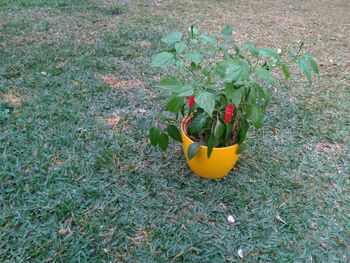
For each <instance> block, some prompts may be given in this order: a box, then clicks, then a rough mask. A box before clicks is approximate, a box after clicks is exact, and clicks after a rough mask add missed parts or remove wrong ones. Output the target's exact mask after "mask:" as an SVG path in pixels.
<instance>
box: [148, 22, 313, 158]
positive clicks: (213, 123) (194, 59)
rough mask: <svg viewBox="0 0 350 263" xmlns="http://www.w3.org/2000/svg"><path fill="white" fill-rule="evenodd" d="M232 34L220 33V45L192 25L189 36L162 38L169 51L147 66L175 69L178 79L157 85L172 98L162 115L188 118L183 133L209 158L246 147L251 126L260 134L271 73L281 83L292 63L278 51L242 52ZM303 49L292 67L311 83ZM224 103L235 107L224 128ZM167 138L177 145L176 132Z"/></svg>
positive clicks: (308, 57)
mask: <svg viewBox="0 0 350 263" xmlns="http://www.w3.org/2000/svg"><path fill="white" fill-rule="evenodd" d="M232 33H233V27H232V26H230V25H227V26H225V27H224V28H223V29H222V31H221V34H222V35H223V37H224V40H223V41H222V42H218V41H217V40H216V38H215V37H212V36H209V35H207V34H205V33H201V32H199V30H198V28H196V27H194V26H192V27H191V28H190V30H189V36H187V37H186V36H184V35H183V34H181V33H180V32H172V33H170V34H168V35H167V36H165V37H164V38H162V39H161V41H162V42H163V43H165V44H166V46H167V51H164V52H161V53H159V54H156V55H154V56H153V58H152V62H151V66H152V67H164V68H167V69H168V70H170V69H173V68H174V67H175V68H176V69H177V71H176V75H170V76H168V77H166V78H164V79H162V80H161V81H160V82H159V83H158V84H157V86H158V87H160V88H162V89H165V90H167V91H170V93H171V94H172V95H171V97H170V99H169V101H168V103H167V104H166V110H167V111H169V112H170V113H175V114H176V116H175V117H176V118H174V119H171V118H170V119H169V116H167V117H166V118H164V120H165V122H168V125H169V124H171V125H173V123H175V122H177V120H178V115H179V113H181V114H182V115H187V116H192V118H191V123H190V124H189V126H188V131H187V132H188V134H189V135H190V136H193V137H195V138H196V139H197V140H198V142H199V143H202V144H205V145H207V146H208V152H207V154H208V156H210V154H211V152H212V149H213V147H222V146H227V145H230V144H232V143H238V144H240V145H241V144H242V143H244V142H245V140H246V137H247V132H248V130H249V127H250V125H252V126H253V127H255V128H256V129H259V128H260V127H261V126H262V122H263V119H264V114H265V110H266V107H267V105H268V103H269V101H270V99H269V95H268V93H267V91H266V89H267V88H268V87H269V86H274V85H276V81H275V77H274V73H273V72H274V70H276V69H277V70H280V71H281V72H282V73H283V74H284V76H285V79H289V78H290V74H291V73H290V70H289V67H288V64H289V62H290V61H287V60H285V59H283V57H282V54H281V51H279V52H276V51H275V50H274V49H272V48H259V47H256V46H255V45H254V44H252V43H249V42H247V43H244V44H243V47H244V48H240V47H239V46H238V45H237V43H235V42H234V41H233V40H232ZM303 46H304V43H301V45H300V47H299V51H298V52H297V53H295V54H293V56H292V62H296V64H297V65H298V66H299V68H300V69H301V70H302V71H303V72H304V74H305V75H306V77H307V79H308V80H309V82H311V77H312V76H311V71H313V72H314V73H316V74H319V71H318V67H317V64H316V62H315V60H314V59H313V57H312V56H311V54H310V53H309V52H306V53H305V54H304V55H303V54H302V53H301V50H302V48H303ZM220 53H221V55H220ZM188 96H194V99H195V105H194V106H192V107H191V108H187V107H186V104H185V103H184V99H183V97H188ZM228 104H233V105H234V110H233V114H232V118H229V119H231V121H230V123H227V125H225V124H224V122H225V118H224V116H225V109H226V107H227V105H228ZM229 114H230V113H229ZM171 127H173V126H171ZM232 127H236V128H235V129H232ZM168 129H169V128H168ZM168 134H169V135H170V136H171V137H173V138H174V139H175V140H178V141H179V134H177V133H176V135H175V129H174V128H171V130H168ZM196 145H198V144H194V146H193V147H192V148H193V149H192V150H191V156H192V154H195V153H196V151H194V150H195V149H197V148H195V147H196ZM243 148H244V147H241V150H243Z"/></svg>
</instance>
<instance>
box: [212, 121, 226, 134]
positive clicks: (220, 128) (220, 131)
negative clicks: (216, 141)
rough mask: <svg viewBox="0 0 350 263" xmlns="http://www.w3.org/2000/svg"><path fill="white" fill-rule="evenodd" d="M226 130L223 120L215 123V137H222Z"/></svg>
mask: <svg viewBox="0 0 350 263" xmlns="http://www.w3.org/2000/svg"><path fill="white" fill-rule="evenodd" d="M224 131H225V124H223V123H222V122H220V121H219V120H218V121H217V123H216V125H215V129H214V136H215V138H220V137H221V135H223V134H224Z"/></svg>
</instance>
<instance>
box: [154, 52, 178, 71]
mask: <svg viewBox="0 0 350 263" xmlns="http://www.w3.org/2000/svg"><path fill="white" fill-rule="evenodd" d="M174 64H175V56H174V54H173V53H169V52H161V53H159V54H156V55H154V56H153V57H152V62H151V67H152V68H162V67H170V66H173V65H174Z"/></svg>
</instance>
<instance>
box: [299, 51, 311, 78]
mask: <svg viewBox="0 0 350 263" xmlns="http://www.w3.org/2000/svg"><path fill="white" fill-rule="evenodd" d="M298 65H299V68H300V69H301V70H302V71H303V72H304V74H305V76H306V77H307V79H308V80H309V82H311V68H310V64H309V61H308V60H307V58H305V57H304V58H300V59H299V60H298Z"/></svg>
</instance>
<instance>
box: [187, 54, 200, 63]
mask: <svg viewBox="0 0 350 263" xmlns="http://www.w3.org/2000/svg"><path fill="white" fill-rule="evenodd" d="M187 58H188V60H189V61H191V62H193V63H194V64H196V65H197V66H198V65H199V63H201V62H202V59H203V57H202V55H201V54H200V53H198V52H196V53H191V54H188V55H187Z"/></svg>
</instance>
